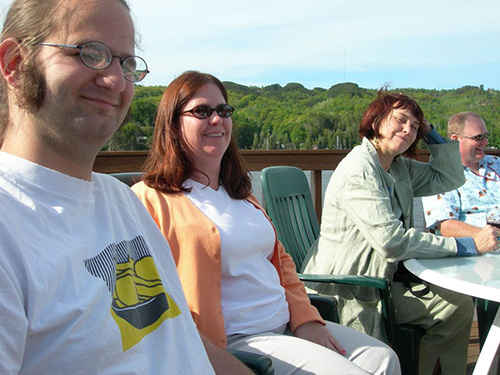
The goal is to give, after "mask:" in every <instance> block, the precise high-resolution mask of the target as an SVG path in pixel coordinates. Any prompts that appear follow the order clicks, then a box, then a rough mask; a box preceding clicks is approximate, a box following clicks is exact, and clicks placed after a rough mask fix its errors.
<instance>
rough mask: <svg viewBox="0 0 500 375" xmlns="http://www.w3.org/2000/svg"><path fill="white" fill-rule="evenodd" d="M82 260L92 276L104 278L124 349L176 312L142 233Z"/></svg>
mask: <svg viewBox="0 0 500 375" xmlns="http://www.w3.org/2000/svg"><path fill="white" fill-rule="evenodd" d="M84 263H85V267H86V269H87V270H88V271H89V272H90V273H91V274H92V275H93V276H95V277H99V278H101V279H102V280H104V282H105V283H106V285H107V286H108V289H109V291H110V292H111V294H112V296H113V302H112V306H111V315H112V316H113V319H114V320H115V321H116V323H117V324H118V327H119V329H120V332H121V336H122V345H123V350H124V351H126V350H128V349H130V348H131V347H133V346H134V345H136V344H137V343H138V342H140V341H141V340H142V339H143V338H144V337H145V336H146V335H148V334H149V333H151V332H153V331H154V330H155V329H156V328H157V327H158V326H160V324H161V323H162V322H163V321H165V320H166V319H170V318H174V317H176V316H178V315H180V313H181V311H180V309H179V307H178V306H177V304H176V303H175V301H174V300H173V299H172V298H171V297H170V296H169V295H168V293H167V292H166V291H165V288H164V287H163V283H162V281H161V279H160V275H159V273H158V270H157V268H156V265H155V263H154V260H153V257H152V256H151V254H150V252H149V249H148V247H147V245H146V242H145V241H144V238H143V237H142V236H138V237H136V238H134V239H133V240H131V241H122V242H120V243H118V244H112V245H110V246H108V247H106V249H104V250H103V251H102V252H101V253H100V254H98V255H97V256H95V257H93V258H90V259H86V260H85V261H84Z"/></svg>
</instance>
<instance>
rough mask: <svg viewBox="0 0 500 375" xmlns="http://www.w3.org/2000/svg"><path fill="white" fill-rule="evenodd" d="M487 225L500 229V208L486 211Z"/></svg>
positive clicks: (496, 207)
mask: <svg viewBox="0 0 500 375" xmlns="http://www.w3.org/2000/svg"><path fill="white" fill-rule="evenodd" d="M486 223H487V224H488V225H493V226H494V227H497V228H500V207H499V206H495V207H492V208H490V209H488V211H486Z"/></svg>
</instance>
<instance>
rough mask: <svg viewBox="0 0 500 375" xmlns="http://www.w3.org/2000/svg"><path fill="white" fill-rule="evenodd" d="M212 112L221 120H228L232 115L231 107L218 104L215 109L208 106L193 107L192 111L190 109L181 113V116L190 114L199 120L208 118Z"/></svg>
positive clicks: (232, 109)
mask: <svg viewBox="0 0 500 375" xmlns="http://www.w3.org/2000/svg"><path fill="white" fill-rule="evenodd" d="M214 111H215V112H216V113H217V114H218V115H219V116H220V117H222V118H228V117H231V116H232V115H233V112H234V108H233V107H231V106H230V105H229V104H219V105H218V106H217V107H215V108H211V107H209V106H208V105H199V106H196V107H194V108H193V109H190V110H188V111H184V112H181V114H184V113H191V114H192V115H193V116H194V117H196V118H199V119H200V120H203V119H206V118H209V117H210V116H212V113H214Z"/></svg>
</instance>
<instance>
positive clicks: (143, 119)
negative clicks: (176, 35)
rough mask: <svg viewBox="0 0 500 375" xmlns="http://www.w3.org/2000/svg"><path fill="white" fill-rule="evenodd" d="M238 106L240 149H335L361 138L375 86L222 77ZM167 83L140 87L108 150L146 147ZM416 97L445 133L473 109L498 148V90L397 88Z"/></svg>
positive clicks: (374, 95) (149, 140) (432, 121)
mask: <svg viewBox="0 0 500 375" xmlns="http://www.w3.org/2000/svg"><path fill="white" fill-rule="evenodd" d="M224 84H225V85H226V87H227V89H228V92H229V104H231V105H232V106H234V107H235V108H236V111H235V112H234V115H233V124H234V129H235V130H234V131H235V134H236V136H237V140H238V145H239V147H240V148H241V149H310V148H319V149H326V148H328V149H334V148H352V147H353V146H355V145H356V144H357V143H359V139H358V135H357V128H358V123H359V121H360V119H361V116H362V115H363V113H364V111H365V110H366V108H367V106H368V104H369V103H370V102H371V101H373V100H374V99H375V98H376V96H377V93H378V92H377V90H372V89H364V88H360V87H359V86H358V85H357V84H355V83H340V84H336V85H334V86H332V87H330V88H329V89H323V88H315V89H312V90H310V89H307V88H305V87H304V86H302V85H301V84H300V83H288V84H287V85H286V86H284V87H283V86H281V85H278V84H274V85H269V86H264V87H256V86H244V85H240V84H237V83H234V82H224ZM164 89H165V87H163V86H137V87H136V92H135V97H134V100H133V102H132V107H131V118H130V120H129V122H127V123H126V124H125V125H124V126H123V128H122V129H121V130H120V131H119V132H118V133H117V134H116V135H115V136H114V137H113V139H112V140H111V141H110V143H109V144H108V146H107V149H108V150H113V151H116V150H146V149H148V148H149V146H150V144H151V136H152V134H153V127H154V122H155V116H156V108H157V107H158V103H159V102H160V98H161V95H162V93H163V91H164ZM394 91H395V92H402V93H404V94H407V95H409V96H411V97H413V98H414V99H415V100H417V102H418V103H419V104H420V106H421V107H422V109H423V111H424V113H425V115H426V117H427V119H428V120H429V121H430V122H431V123H432V124H434V125H435V126H436V127H437V129H438V131H439V132H440V133H441V134H442V135H445V133H446V124H447V122H448V118H449V117H450V116H451V115H453V114H455V113H458V112H462V111H473V112H476V113H478V114H479V115H480V116H482V117H483V118H484V120H485V121H486V125H487V126H488V129H489V131H490V133H491V136H490V146H493V147H500V91H497V90H485V89H484V88H483V87H482V86H481V87H475V86H465V87H462V88H459V89H454V90H425V89H411V88H407V89H397V90H394Z"/></svg>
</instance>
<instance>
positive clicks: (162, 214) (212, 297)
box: [132, 182, 325, 348]
mask: <svg viewBox="0 0 500 375" xmlns="http://www.w3.org/2000/svg"><path fill="white" fill-rule="evenodd" d="M132 189H133V190H134V192H135V193H136V194H137V196H138V197H139V199H140V200H141V201H142V202H143V203H144V205H145V206H146V208H147V210H148V211H149V212H150V214H151V215H152V216H153V218H154V220H155V221H156V224H157V225H158V227H159V228H160V230H161V231H162V233H163V235H164V236H165V237H166V238H167V240H168V243H169V244H170V248H171V250H172V254H173V256H174V261H175V264H176V266H177V272H178V273H179V277H180V280H181V283H182V287H183V289H184V294H185V295H186V299H187V302H188V305H189V309H190V310H191V314H192V316H193V319H194V321H195V323H196V325H197V327H198V330H199V331H200V332H201V333H203V334H204V335H205V336H206V337H208V338H209V339H210V340H211V341H212V342H213V343H214V344H215V345H217V346H219V347H222V348H225V347H226V345H227V343H226V333H225V328H224V319H223V315H222V306H221V260H220V235H219V231H218V229H217V226H216V225H215V224H214V223H213V222H212V221H210V220H209V219H208V218H207V217H206V216H205V215H204V214H203V213H202V212H201V211H200V210H199V209H198V208H197V207H196V206H195V205H194V204H193V203H192V202H191V201H190V200H189V198H188V197H186V195H185V194H182V193H180V194H164V193H161V192H159V191H157V190H154V189H152V188H149V187H147V186H146V185H145V184H144V183H143V182H139V183H138V184H136V185H134V186H133V187H132ZM248 200H249V201H250V202H251V203H252V204H254V205H255V207H257V208H258V209H260V210H262V211H263V209H262V208H261V207H260V206H259V205H258V202H257V200H256V199H255V198H254V197H250V198H249V199H248ZM263 212H264V211H263ZM264 213H265V212H264ZM266 217H267V215H266ZM268 219H269V218H268ZM273 228H274V227H273ZM275 233H276V230H275ZM271 262H272V264H273V265H274V267H276V270H277V271H278V274H279V277H280V282H281V285H282V286H283V288H284V289H285V294H286V300H287V302H288V308H289V311H290V322H289V325H290V328H291V329H292V331H295V329H296V328H297V327H298V326H300V325H302V324H304V323H306V322H310V321H318V322H321V323H322V324H325V323H324V321H323V320H322V319H321V316H320V315H319V313H318V311H317V310H316V308H315V307H314V306H312V305H311V303H310V302H309V298H308V297H307V293H306V291H305V288H304V284H303V283H302V282H301V281H300V280H299V278H298V276H297V273H296V271H295V264H294V262H293V260H292V258H291V257H290V256H289V255H288V254H287V253H286V252H285V250H284V248H283V245H281V243H280V242H279V241H278V238H277V235H276V244H275V247H274V254H273V257H272V259H271ZM235 292H237V291H235Z"/></svg>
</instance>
